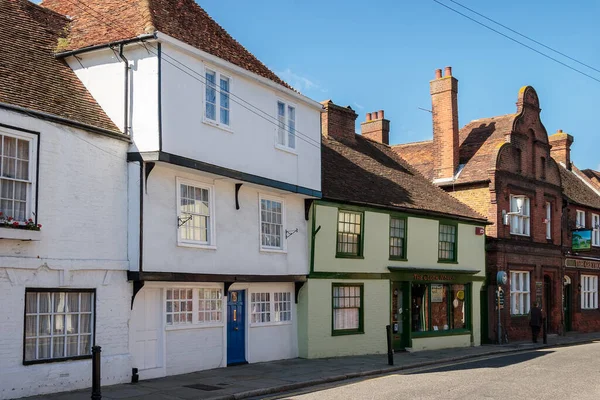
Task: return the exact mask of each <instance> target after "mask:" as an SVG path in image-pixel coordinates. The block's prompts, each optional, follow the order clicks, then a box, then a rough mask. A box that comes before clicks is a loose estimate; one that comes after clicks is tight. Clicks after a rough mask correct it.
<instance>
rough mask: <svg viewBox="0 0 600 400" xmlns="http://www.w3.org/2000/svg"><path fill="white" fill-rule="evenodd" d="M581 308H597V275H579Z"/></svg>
mask: <svg viewBox="0 0 600 400" xmlns="http://www.w3.org/2000/svg"><path fill="white" fill-rule="evenodd" d="M581 309H582V310H597V309H598V276H597V275H581Z"/></svg>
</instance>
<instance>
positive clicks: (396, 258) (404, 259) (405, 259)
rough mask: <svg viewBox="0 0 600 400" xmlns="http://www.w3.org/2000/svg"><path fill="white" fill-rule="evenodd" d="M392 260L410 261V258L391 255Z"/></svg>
mask: <svg viewBox="0 0 600 400" xmlns="http://www.w3.org/2000/svg"><path fill="white" fill-rule="evenodd" d="M390 261H408V258H403V257H390Z"/></svg>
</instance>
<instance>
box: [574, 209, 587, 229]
mask: <svg viewBox="0 0 600 400" xmlns="http://www.w3.org/2000/svg"><path fill="white" fill-rule="evenodd" d="M575 228H576V229H585V211H581V210H577V217H576V219H575Z"/></svg>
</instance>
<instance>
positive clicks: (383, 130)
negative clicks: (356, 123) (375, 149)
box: [360, 110, 390, 145]
mask: <svg viewBox="0 0 600 400" xmlns="http://www.w3.org/2000/svg"><path fill="white" fill-rule="evenodd" d="M360 131H361V134H362V135H363V136H364V137H366V138H368V139H371V140H374V141H376V142H379V143H383V144H387V145H389V144H390V120H388V119H385V118H384V114H383V110H379V111H375V112H372V113H367V119H366V121H365V122H361V123H360Z"/></svg>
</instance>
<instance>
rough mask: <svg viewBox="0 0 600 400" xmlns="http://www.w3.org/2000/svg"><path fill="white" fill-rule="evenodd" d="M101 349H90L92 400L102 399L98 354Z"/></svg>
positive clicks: (94, 347)
mask: <svg viewBox="0 0 600 400" xmlns="http://www.w3.org/2000/svg"><path fill="white" fill-rule="evenodd" d="M101 352H102V347H100V346H93V347H92V400H101V399H102V390H101V388H100V353H101Z"/></svg>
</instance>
